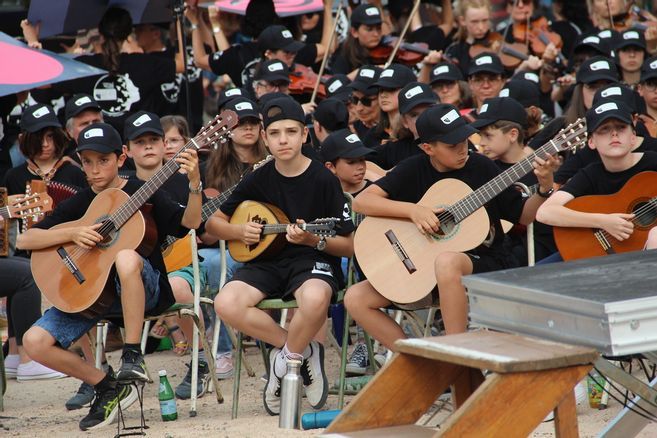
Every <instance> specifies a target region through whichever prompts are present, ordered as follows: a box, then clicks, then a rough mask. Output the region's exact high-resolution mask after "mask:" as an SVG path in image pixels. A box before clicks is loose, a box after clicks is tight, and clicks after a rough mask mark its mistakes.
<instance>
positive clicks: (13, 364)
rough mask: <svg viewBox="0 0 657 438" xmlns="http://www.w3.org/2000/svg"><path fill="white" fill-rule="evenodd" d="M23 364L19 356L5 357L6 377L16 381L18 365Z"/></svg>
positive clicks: (9, 355)
mask: <svg viewBox="0 0 657 438" xmlns="http://www.w3.org/2000/svg"><path fill="white" fill-rule="evenodd" d="M20 363H21V358H20V356H19V355H17V354H8V355H7V357H5V376H7V378H8V379H15V378H16V373H17V372H18V365H19V364H20Z"/></svg>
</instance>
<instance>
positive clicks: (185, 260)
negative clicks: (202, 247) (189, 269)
mask: <svg viewBox="0 0 657 438" xmlns="http://www.w3.org/2000/svg"><path fill="white" fill-rule="evenodd" d="M191 238H192V237H191V236H190V235H189V234H188V235H186V236H185V237H182V238H180V239H178V240H176V241H175V242H173V243H172V244H171V245H169V246H167V247H166V249H165V250H164V251H162V256H163V257H164V265H165V266H166V268H167V273H171V272H173V271H177V270H179V269H182V268H184V267H185V266H189V265H190V264H191V263H192V247H191V245H190V243H189V239H191Z"/></svg>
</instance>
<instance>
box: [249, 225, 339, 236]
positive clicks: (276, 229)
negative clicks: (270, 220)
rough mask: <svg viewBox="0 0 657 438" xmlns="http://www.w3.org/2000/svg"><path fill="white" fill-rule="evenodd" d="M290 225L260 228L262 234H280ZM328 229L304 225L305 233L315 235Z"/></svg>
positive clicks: (323, 226)
mask: <svg viewBox="0 0 657 438" xmlns="http://www.w3.org/2000/svg"><path fill="white" fill-rule="evenodd" d="M288 225H291V224H265V225H263V227H262V234H263V235H266V234H282V233H286V232H287V226H288ZM328 229H329V227H327V226H326V225H321V224H305V231H308V232H309V233H315V232H317V231H326V230H328Z"/></svg>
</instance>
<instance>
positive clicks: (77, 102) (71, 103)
mask: <svg viewBox="0 0 657 438" xmlns="http://www.w3.org/2000/svg"><path fill="white" fill-rule="evenodd" d="M88 109H91V110H94V111H99V112H100V111H101V108H100V105H98V102H96V101H95V100H94V98H93V97H91V96H90V95H88V94H74V95H73V96H72V97H71V98H70V99H69V100H68V101H67V102H66V107H65V108H64V118H65V119H66V120H68V119H70V118H71V117H75V116H77V115H78V114H80V113H81V112H82V111H85V110H88Z"/></svg>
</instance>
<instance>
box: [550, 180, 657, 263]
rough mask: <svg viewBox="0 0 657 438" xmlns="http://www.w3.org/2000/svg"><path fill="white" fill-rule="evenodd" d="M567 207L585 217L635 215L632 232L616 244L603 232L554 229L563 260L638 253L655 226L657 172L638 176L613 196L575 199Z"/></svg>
mask: <svg viewBox="0 0 657 438" xmlns="http://www.w3.org/2000/svg"><path fill="white" fill-rule="evenodd" d="M566 207H568V208H570V209H572V210H577V211H581V212H584V213H607V214H609V213H634V214H635V217H634V219H632V222H633V223H634V231H633V232H632V234H631V235H630V237H629V238H628V239H626V240H616V239H614V238H613V237H611V235H610V234H609V233H607V232H606V231H604V230H600V229H595V228H581V227H554V241H555V242H556V244H557V248H558V249H559V253H560V254H561V257H563V259H564V260H566V261H567V260H577V259H583V258H589V257H599V256H603V255H607V254H616V253H621V252H630V251H638V250H640V249H642V248H643V247H644V246H645V244H646V239H647V238H648V233H649V232H650V229H651V228H653V227H654V226H657V172H641V173H638V174H636V175H634V176H633V177H632V178H630V179H629V180H628V181H627V182H626V183H625V185H624V186H623V188H622V189H620V190H619V191H618V192H617V193H614V194H612V195H590V196H580V197H577V198H575V199H573V200H571V201H570V202H568V203H567V204H566Z"/></svg>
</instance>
